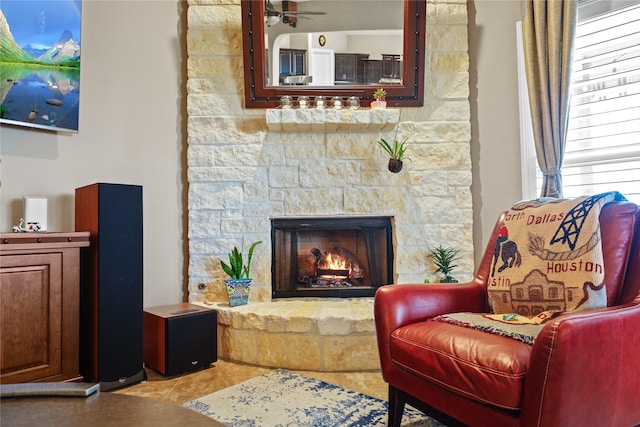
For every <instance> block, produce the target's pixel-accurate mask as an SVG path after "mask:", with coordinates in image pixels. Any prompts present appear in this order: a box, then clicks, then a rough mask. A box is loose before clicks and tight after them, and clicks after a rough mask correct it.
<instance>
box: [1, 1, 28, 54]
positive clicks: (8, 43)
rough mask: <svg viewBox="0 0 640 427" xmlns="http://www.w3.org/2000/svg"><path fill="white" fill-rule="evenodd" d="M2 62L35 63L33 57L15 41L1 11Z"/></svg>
mask: <svg viewBox="0 0 640 427" xmlns="http://www.w3.org/2000/svg"><path fill="white" fill-rule="evenodd" d="M0 61H6V62H34V59H33V57H32V56H31V55H29V54H28V53H27V52H25V51H24V50H22V48H20V46H18V44H17V43H16V41H15V40H14V39H13V34H11V29H10V28H9V23H8V22H7V19H6V18H5V17H4V13H2V10H0Z"/></svg>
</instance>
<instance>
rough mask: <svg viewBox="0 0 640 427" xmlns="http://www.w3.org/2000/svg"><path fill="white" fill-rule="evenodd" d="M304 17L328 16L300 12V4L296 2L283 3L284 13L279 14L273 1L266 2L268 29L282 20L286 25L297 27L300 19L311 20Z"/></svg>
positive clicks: (320, 13)
mask: <svg viewBox="0 0 640 427" xmlns="http://www.w3.org/2000/svg"><path fill="white" fill-rule="evenodd" d="M303 15H326V12H313V11H300V12H298V4H297V3H296V2H295V1H287V0H283V1H282V12H279V11H278V10H277V9H276V8H275V6H274V5H273V4H272V3H271V0H265V2H264V22H265V24H267V27H270V26H272V25H275V24H277V23H278V22H280V19H282V22H283V23H284V24H289V25H290V26H291V27H294V28H295V27H296V25H297V24H298V18H303V19H310V18H307V17H306V16H303Z"/></svg>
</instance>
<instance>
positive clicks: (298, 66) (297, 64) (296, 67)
mask: <svg viewBox="0 0 640 427" xmlns="http://www.w3.org/2000/svg"><path fill="white" fill-rule="evenodd" d="M305 74H307V51H306V50H302V49H280V83H281V84H282V83H284V78H285V77H287V76H303V75H305Z"/></svg>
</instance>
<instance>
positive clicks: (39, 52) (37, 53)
mask: <svg viewBox="0 0 640 427" xmlns="http://www.w3.org/2000/svg"><path fill="white" fill-rule="evenodd" d="M22 50H24V51H25V52H27V53H28V54H29V55H31V56H33V57H34V58H37V57H39V56H40V55H42V54H43V53H45V52H46V51H47V50H48V49H38V48H35V47H34V46H33V45H32V44H31V43H29V44H26V45H24V46H22Z"/></svg>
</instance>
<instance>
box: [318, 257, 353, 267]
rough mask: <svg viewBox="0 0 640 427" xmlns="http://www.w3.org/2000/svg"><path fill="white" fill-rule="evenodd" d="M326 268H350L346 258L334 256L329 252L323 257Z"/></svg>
mask: <svg viewBox="0 0 640 427" xmlns="http://www.w3.org/2000/svg"><path fill="white" fill-rule="evenodd" d="M324 262H325V265H326V266H325V267H324V268H326V269H327V270H350V267H351V266H349V265H347V260H346V259H344V257H341V256H336V257H335V258H334V257H333V256H332V255H331V254H330V253H329V254H327V256H326V258H325V259H324Z"/></svg>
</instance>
